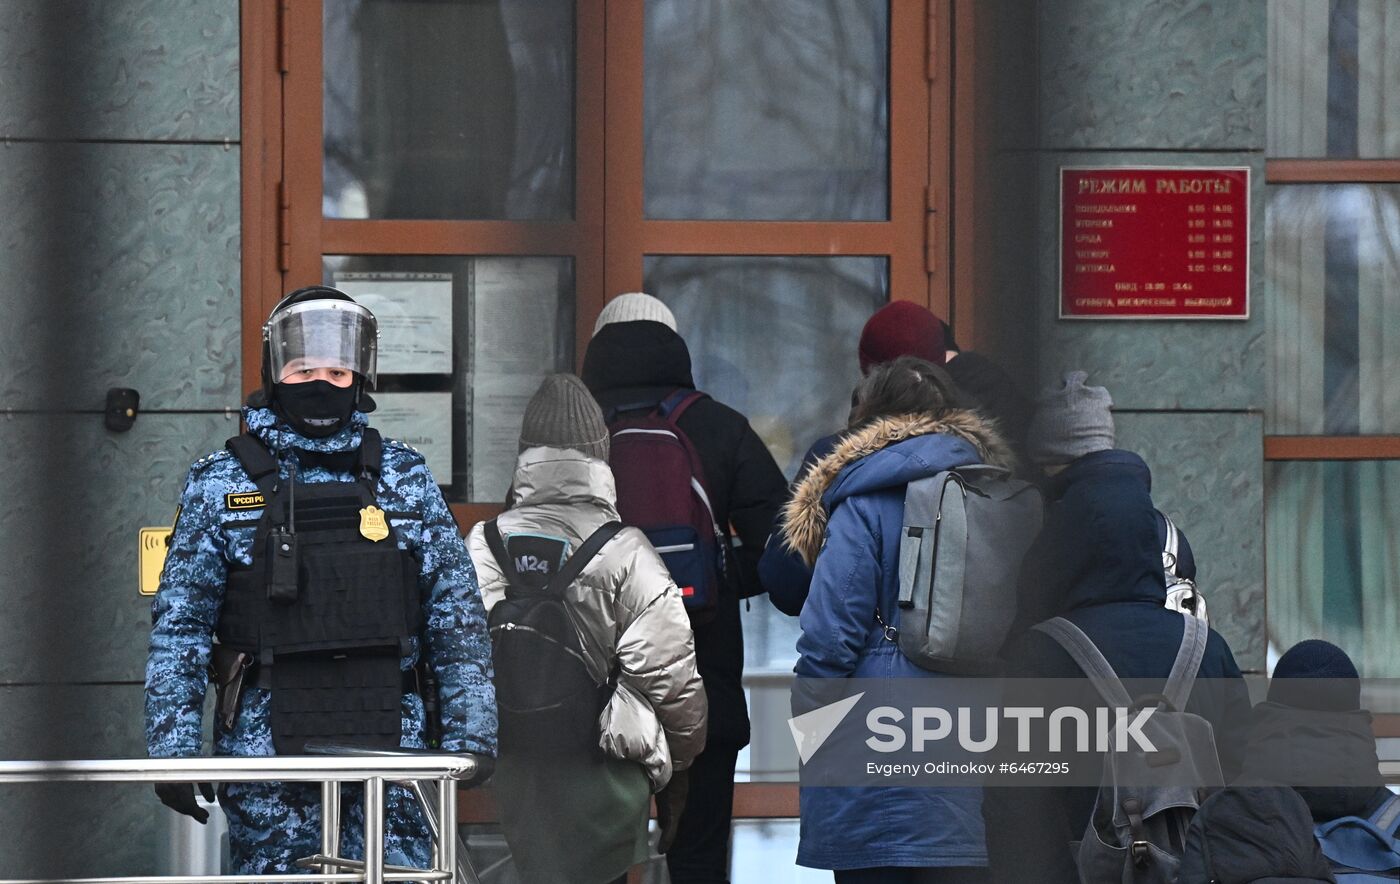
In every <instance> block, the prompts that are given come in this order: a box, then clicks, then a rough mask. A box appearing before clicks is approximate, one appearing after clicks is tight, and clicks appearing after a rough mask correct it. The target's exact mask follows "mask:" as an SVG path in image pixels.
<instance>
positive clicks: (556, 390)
mask: <svg viewBox="0 0 1400 884" xmlns="http://www.w3.org/2000/svg"><path fill="white" fill-rule="evenodd" d="M541 445H547V446H549V447H551V448H573V449H575V450H577V451H582V452H583V453H584V454H586V455H588V456H589V457H596V458H598V459H599V460H604V461H605V460H607V459H608V425H607V423H606V422H605V421H604V420H603V410H602V409H601V408H599V407H598V403H597V401H596V400H594V398H593V394H592V393H589V392H588V388H587V387H585V386H584V385H583V381H581V380H579V379H578V377H577V376H576V375H572V374H552V375H550V376H549V377H547V378H545V379H544V382H543V383H541V384H540V388H539V389H538V390H536V391H535V395H534V396H532V397H530V404H529V405H527V406H525V420H524V422H523V423H522V424H521V427H520V450H521V451H524V450H525V449H527V448H535V447H537V446H541Z"/></svg>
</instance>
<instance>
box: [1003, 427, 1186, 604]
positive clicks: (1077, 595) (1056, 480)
mask: <svg viewBox="0 0 1400 884" xmlns="http://www.w3.org/2000/svg"><path fill="white" fill-rule="evenodd" d="M1151 491H1152V472H1151V471H1150V470H1149V469H1148V467H1147V463H1146V462H1145V461H1143V459H1142V458H1141V457H1138V456H1137V455H1136V454H1133V453H1132V452H1131V451H1122V450H1119V449H1110V450H1108V451H1098V452H1095V453H1093V454H1086V455H1085V456H1083V457H1081V458H1079V459H1078V460H1076V461H1075V462H1074V463H1072V464H1070V465H1069V467H1068V468H1067V469H1065V470H1064V472H1062V473H1060V474H1059V475H1057V476H1053V477H1051V478H1050V479H1049V480H1048V481H1047V486H1046V492H1047V494H1046V496H1047V498H1048V499H1049V500H1050V501H1051V503H1050V506H1049V510H1048V512H1047V516H1046V521H1047V522H1051V521H1059V522H1060V524H1061V527H1062V528H1063V527H1066V526H1067V527H1068V528H1069V531H1068V532H1061V533H1059V534H1058V536H1059V537H1060V538H1061V539H1060V540H1059V541H1058V542H1061V543H1073V544H1084V545H1086V546H1087V547H1088V549H1089V552H1090V553H1091V554H1090V555H1089V556H1087V557H1085V564H1084V566H1083V570H1082V572H1081V573H1079V574H1057V575H1042V576H1043V577H1045V578H1046V579H1047V580H1049V581H1050V583H1052V584H1058V585H1059V586H1061V587H1062V591H1063V595H1062V596H1060V598H1058V599H1056V600H1047V601H1051V602H1052V604H1053V608H1054V612H1056V613H1063V612H1065V611H1072V610H1074V609H1076V608H1082V607H1086V606H1091V605H1101V604H1107V603H1110V602H1150V603H1152V604H1154V605H1163V604H1165V603H1166V600H1167V585H1166V578H1165V575H1164V574H1163V571H1162V546H1161V543H1160V542H1159V540H1158V533H1157V510H1156V508H1155V507H1153V505H1152V495H1151ZM1032 552H1033V553H1034V552H1035V550H1034V549H1033V550H1032ZM1053 558H1054V557H1053V556H1052V557H1051V559H1052V560H1053ZM1028 559H1030V557H1028Z"/></svg>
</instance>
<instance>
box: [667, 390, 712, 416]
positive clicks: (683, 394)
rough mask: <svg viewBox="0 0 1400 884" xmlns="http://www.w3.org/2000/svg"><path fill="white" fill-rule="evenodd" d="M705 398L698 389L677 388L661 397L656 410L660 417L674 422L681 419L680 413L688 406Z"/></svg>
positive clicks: (688, 407)
mask: <svg viewBox="0 0 1400 884" xmlns="http://www.w3.org/2000/svg"><path fill="white" fill-rule="evenodd" d="M705 398H707V397H706V396H705V394H704V393H701V392H700V391H699V390H677V391H676V392H674V393H672V394H671V395H670V396H667V397H666V398H665V399H663V400H662V401H661V404H660V405H659V406H658V407H657V410H658V411H660V412H661V415H662V417H664V418H666V419H667V420H669V421H670V422H671V423H675V422H676V421H678V420H680V419H681V415H683V414H685V413H686V412H687V411H688V410H689V409H690V406H692V405H694V404H695V403H697V402H699V401H700V400H701V399H705Z"/></svg>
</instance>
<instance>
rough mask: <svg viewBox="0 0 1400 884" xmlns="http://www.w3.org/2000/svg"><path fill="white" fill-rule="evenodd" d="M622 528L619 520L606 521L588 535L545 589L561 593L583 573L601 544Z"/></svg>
mask: <svg viewBox="0 0 1400 884" xmlns="http://www.w3.org/2000/svg"><path fill="white" fill-rule="evenodd" d="M621 530H622V523H621V522H607V523H605V524H604V525H603V526H602V527H601V528H599V529H598V530H597V531H594V532H593V533H592V534H590V535H588V539H587V540H585V541H584V542H583V544H582V545H581V546H579V548H578V550H577V551H576V552H575V553H574V554H573V555H571V556H569V560H568V561H567V562H565V563H564V567H562V568H560V569H559V571H558V573H556V574H555V575H554V576H553V577H552V578H550V581H549V585H548V586H547V587H545V591H546V592H549V593H551V594H554V595H563V594H564V591H565V590H567V589H568V588H569V585H570V584H571V583H573V582H574V581H575V580H577V579H578V575H580V574H582V573H583V569H584V568H586V567H588V563H589V562H591V561H593V558H594V557H595V556H597V555H598V553H599V552H600V551H601V550H602V549H603V546H604V545H605V544H606V543H607V542H608V541H609V540H612V539H613V538H614V537H616V536H617V532H619V531H621Z"/></svg>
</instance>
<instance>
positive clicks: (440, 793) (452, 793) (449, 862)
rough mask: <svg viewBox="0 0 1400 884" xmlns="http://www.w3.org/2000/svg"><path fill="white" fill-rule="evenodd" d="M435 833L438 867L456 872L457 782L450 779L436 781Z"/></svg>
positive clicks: (449, 871)
mask: <svg viewBox="0 0 1400 884" xmlns="http://www.w3.org/2000/svg"><path fill="white" fill-rule="evenodd" d="M436 785H437V800H438V807H437V822H438V824H437V833H438V839H437V840H438V844H439V845H441V848H440V849H441V855H440V858H441V861H442V865H441V866H440V868H441V869H442V870H443V871H445V872H448V873H451V874H454V875H455V874H456V870H457V784H456V783H455V782H453V781H452V780H439V781H438V782H437V784H436Z"/></svg>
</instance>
